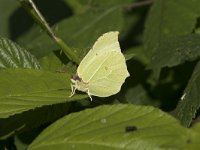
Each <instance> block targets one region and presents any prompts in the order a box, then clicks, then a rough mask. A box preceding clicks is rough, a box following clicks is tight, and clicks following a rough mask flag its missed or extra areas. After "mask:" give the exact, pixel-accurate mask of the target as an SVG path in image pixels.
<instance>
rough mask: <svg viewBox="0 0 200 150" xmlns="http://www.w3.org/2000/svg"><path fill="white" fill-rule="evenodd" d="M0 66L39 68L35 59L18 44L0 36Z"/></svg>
mask: <svg viewBox="0 0 200 150" xmlns="http://www.w3.org/2000/svg"><path fill="white" fill-rule="evenodd" d="M0 68H34V69H39V68H40V65H39V63H38V61H37V59H36V58H35V57H34V56H33V55H32V54H30V53H29V52H28V51H26V50H25V49H24V48H21V47H20V46H19V45H18V44H16V43H14V42H12V41H10V40H9V39H6V38H1V37H0Z"/></svg>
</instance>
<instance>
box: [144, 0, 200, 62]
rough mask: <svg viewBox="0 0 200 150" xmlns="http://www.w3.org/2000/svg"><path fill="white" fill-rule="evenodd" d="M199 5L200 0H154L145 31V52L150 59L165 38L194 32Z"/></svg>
mask: <svg viewBox="0 0 200 150" xmlns="http://www.w3.org/2000/svg"><path fill="white" fill-rule="evenodd" d="M199 6H200V3H199V0H193V1H188V0H176V1H174V0H167V1H166V0H156V1H154V3H153V6H152V8H151V10H150V12H149V16H148V18H147V21H146V24H145V32H144V42H145V54H146V55H147V57H148V58H149V60H150V59H151V57H152V56H153V54H154V52H155V49H156V48H157V47H158V46H159V44H160V42H162V41H164V40H165V38H167V37H175V36H180V35H185V34H189V33H192V31H193V30H194V28H195V25H196V20H197V18H198V17H199V16H200V11H199ZM160 51H163V50H160Z"/></svg>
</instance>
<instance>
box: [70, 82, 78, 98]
mask: <svg viewBox="0 0 200 150" xmlns="http://www.w3.org/2000/svg"><path fill="white" fill-rule="evenodd" d="M75 91H76V88H75V87H74V85H73V84H71V95H70V96H69V97H72V96H73V95H74V94H75Z"/></svg>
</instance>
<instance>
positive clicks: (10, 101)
mask: <svg viewBox="0 0 200 150" xmlns="http://www.w3.org/2000/svg"><path fill="white" fill-rule="evenodd" d="M0 79H1V80H0V86H1V87H0V118H7V117H9V116H11V115H14V114H17V113H21V112H24V111H27V110H30V109H34V108H36V107H41V106H43V105H51V104H57V103H61V102H67V101H68V102H69V101H72V100H78V99H81V98H85V97H86V96H83V95H75V96H73V97H72V98H69V95H70V91H71V88H70V77H69V75H68V74H61V73H60V74H53V73H50V72H45V71H40V70H32V69H6V70H0Z"/></svg>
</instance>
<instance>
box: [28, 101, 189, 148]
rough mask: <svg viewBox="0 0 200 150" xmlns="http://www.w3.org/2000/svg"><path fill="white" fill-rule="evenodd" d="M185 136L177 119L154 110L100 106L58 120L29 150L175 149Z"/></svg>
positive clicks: (128, 106)
mask: <svg viewBox="0 0 200 150" xmlns="http://www.w3.org/2000/svg"><path fill="white" fill-rule="evenodd" d="M185 134H186V129H184V128H183V127H181V126H180V125H179V123H178V121H177V120H176V119H174V118H172V117H171V116H169V115H167V114H165V113H163V112H162V111H160V110H158V109H156V108H153V107H146V106H134V105H112V106H100V107H96V108H93V109H88V110H84V111H81V112H78V113H74V114H70V115H68V116H65V117H64V118H62V119H60V120H58V121H57V122H55V123H54V124H52V125H51V126H50V127H48V128H47V129H45V130H44V131H43V132H42V133H41V134H40V135H39V136H38V137H37V138H36V139H35V140H34V141H33V143H32V144H31V145H30V146H29V148H28V149H29V150H47V149H48V150H53V149H59V150H66V149H74V150H80V149H81V150H84V149H95V150H119V149H123V150H125V149H129V150H130V149H138V150H140V149H141V150H143V149H148V150H151V149H152V150H154V149H170V148H171V149H175V148H177V147H178V145H179V144H180V142H184V141H185V137H184V135H185ZM176 144H177V145H176Z"/></svg>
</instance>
